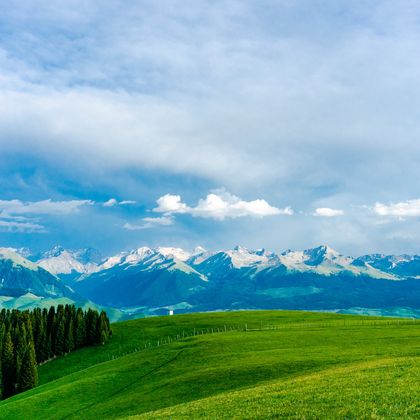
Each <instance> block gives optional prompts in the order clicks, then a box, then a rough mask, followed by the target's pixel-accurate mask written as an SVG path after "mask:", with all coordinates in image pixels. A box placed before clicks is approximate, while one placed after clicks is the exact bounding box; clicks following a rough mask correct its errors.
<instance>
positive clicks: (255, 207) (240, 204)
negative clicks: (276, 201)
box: [153, 191, 293, 220]
mask: <svg viewBox="0 0 420 420" xmlns="http://www.w3.org/2000/svg"><path fill="white" fill-rule="evenodd" d="M157 203H158V207H156V208H155V209H153V211H155V212H161V213H166V214H178V213H188V214H190V215H192V216H194V217H202V218H212V219H218V220H224V219H226V218H232V219H234V218H237V217H244V216H253V217H265V216H277V215H289V216H290V215H292V214H293V210H292V208H290V207H285V208H283V209H279V208H277V207H274V206H271V205H270V204H268V203H267V201H265V200H262V199H257V200H253V201H244V200H241V199H240V198H239V197H236V196H235V195H232V194H229V193H227V192H225V191H219V192H218V193H211V194H208V195H207V197H206V198H202V199H200V200H199V201H198V204H197V206H195V207H189V206H188V205H187V204H185V203H183V202H182V200H181V196H179V195H171V194H166V195H164V196H163V197H160V198H159V199H158V200H157Z"/></svg>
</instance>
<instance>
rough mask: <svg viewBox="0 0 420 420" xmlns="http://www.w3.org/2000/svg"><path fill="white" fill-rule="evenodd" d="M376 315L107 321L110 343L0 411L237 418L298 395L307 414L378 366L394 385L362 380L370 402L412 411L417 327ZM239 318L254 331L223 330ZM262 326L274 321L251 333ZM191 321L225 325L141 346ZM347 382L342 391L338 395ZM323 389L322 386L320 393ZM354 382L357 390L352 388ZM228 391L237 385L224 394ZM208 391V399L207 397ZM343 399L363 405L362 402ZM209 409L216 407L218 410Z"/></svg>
mask: <svg viewBox="0 0 420 420" xmlns="http://www.w3.org/2000/svg"><path fill="white" fill-rule="evenodd" d="M375 322H376V325H375V324H374V323H373V322H372V319H371V318H369V321H366V318H362V317H346V316H337V315H332V314H311V313H302V312H282V311H278V312H277V311H270V312H268V311H260V312H235V313H218V314H194V315H186V316H175V317H162V318H149V319H143V320H137V321H129V322H124V323H119V324H115V325H114V337H113V339H112V340H111V342H110V343H109V344H107V345H105V346H103V347H96V348H89V349H84V350H81V351H79V352H75V353H73V354H71V355H68V356H66V357H64V358H61V359H57V360H55V361H52V362H50V363H48V364H46V365H44V366H42V367H41V368H40V378H41V382H42V383H43V385H42V386H40V387H38V388H36V389H34V390H31V391H28V392H26V393H24V394H21V395H18V396H15V397H13V398H11V399H9V400H7V401H4V402H2V403H1V404H0V417H1V418H8V419H10V418H27V416H28V413H31V415H30V417H31V418H115V417H121V416H122V417H124V416H129V415H132V414H140V413H148V412H151V411H154V410H159V409H164V408H166V407H171V406H175V405H178V404H181V405H180V406H177V407H174V408H171V409H169V410H170V411H167V412H165V411H163V412H160V413H153V415H151V414H148V415H147V416H149V417H154V416H157V415H158V414H161V415H162V416H163V417H165V416H166V417H167V416H170V415H171V416H174V414H180V415H182V414H183V415H185V416H188V413H189V412H190V410H191V411H192V412H193V413H194V416H197V415H198V414H205V413H207V415H208V416H209V417H213V418H214V417H215V416H220V415H221V414H222V413H224V414H225V415H226V416H228V417H229V413H230V416H239V417H241V416H243V415H244V413H245V411H243V410H247V408H249V409H251V408H252V410H254V411H255V412H260V413H261V416H262V417H266V416H267V415H268V414H269V413H273V412H276V410H277V412H278V413H288V414H290V412H287V411H281V410H280V409H281V407H282V406H285V407H286V408H287V407H289V409H291V408H290V407H294V406H295V401H298V400H299V398H300V397H299V395H300V394H302V395H305V396H306V397H305V398H306V400H305V398H301V403H300V405H299V404H298V405H297V406H296V407H297V408H296V410H298V411H299V410H300V411H299V412H300V413H305V410H306V412H307V410H308V409H309V408H310V409H311V410H315V409H316V410H320V411H319V415H321V414H322V413H324V414H325V413H328V411H323V410H324V409H325V407H328V405H329V404H330V403H331V401H335V402H336V403H337V404H338V405H339V406H340V404H341V403H340V401H341V402H342V404H341V405H344V404H347V403H349V402H350V401H353V400H352V399H351V398H352V397H351V395H352V394H351V392H350V391H351V390H352V389H353V387H352V384H353V383H357V381H359V382H360V384H361V385H360V386H366V383H367V382H366V381H370V383H372V384H376V382H375V381H377V380H379V379H380V378H381V374H378V372H380V370H381V369H382V370H383V372H385V373H384V375H385V377H386V378H389V380H388V379H387V381H385V383H388V384H391V383H392V381H393V380H394V379H393V378H397V379H398V378H399V379H398V381H399V382H398V383H399V384H400V386H396V387H388V388H386V389H385V388H384V389H383V392H382V391H381V389H382V388H381V387H380V386H376V385H375V386H374V387H372V386H369V389H371V390H372V392H373V391H375V392H377V393H379V394H380V395H379V394H378V396H375V394H374V393H372V395H373V397H372V398H373V400H371V401H370V402H369V404H370V406H372V407H373V408H374V409H378V410H380V409H381V408H380V404H381V401H382V400H388V401H395V399H396V397H398V398H401V399H402V401H404V407H406V406H410V407H411V412H413V410H415V408H413V407H412V404H411V405H410V398H411V399H412V398H414V397H413V396H414V395H415V392H418V388H416V385H417V382H413V381H411V379H410V378H411V377H412V376H413V375H414V374H415V373H416V372H417V373H418V359H415V357H416V356H419V354H420V350H419V345H418V343H419V338H420V331H419V328H418V325H414V324H409V323H406V322H405V323H402V322H401V323H400V325H397V324H396V323H395V322H394V323H392V325H387V324H388V321H384V320H382V321H375ZM362 323H363V324H362ZM244 324H247V327H248V329H253V331H247V332H244V331H229V326H233V325H239V326H241V328H243V327H244ZM225 325H226V326H227V328H226V329H227V330H228V331H227V332H224V331H225ZM261 325H262V326H263V327H267V326H270V325H276V326H279V327H281V328H279V329H276V330H263V331H258V330H255V331H254V329H258V328H260V327H261ZM194 328H195V329H196V331H199V330H202V329H209V331H211V329H212V328H213V331H214V330H215V329H216V328H219V330H222V331H223V332H220V333H214V334H205V335H199V336H194V337H189V338H184V339H181V340H178V341H175V342H172V343H170V344H167V345H163V346H160V347H157V348H156V347H154V348H151V349H146V350H144V344H145V343H146V344H148V343H151V345H153V346H155V345H156V344H157V340H159V343H161V342H162V338H163V337H167V336H171V337H175V336H177V335H178V336H179V335H182V332H183V331H184V332H186V333H188V332H192V331H193V330H194ZM141 348H143V350H140V351H136V350H139V349H141ZM124 354H125V355H124ZM112 358H116V359H115V360H112ZM110 359H111V360H110ZM337 369H338V370H337ZM340 369H344V371H342V370H340ZM346 369H348V370H346ZM378 369H379V370H378ZM416 369H417V371H416ZM340 372H341V373H340ZM343 372H347V373H343ZM352 372H353V373H352ZM343 378H344V379H343ZM345 378H348V379H347V380H346V379H345ZM397 379H395V380H397ZM340 381H344V382H340ZM368 383H369V382H368ZM378 383H379V384H380V381H379V382H378ZM345 384H347V385H345ZM382 385H383V384H382ZM345 386H347V388H348V391H346V393H343V392H342V391H341V390H342V388H343V387H344V388H345ZM255 387H258V388H255ZM249 388H255V389H252V390H251V391H249V390H248V389H249ZM323 389H325V390H328V391H329V392H328V393H326V392H325V393H324V392H320V391H321V390H323ZM357 389H361V388H359V387H357V388H354V390H357ZM410 389H411V391H410ZM232 390H239V391H238V392H237V393H234V394H232V393H231V392H230V391H232ZM286 390H287V392H286ZM413 391H414V392H413ZM241 393H242V394H241ZM398 393H400V394H401V395H399V394H398ZM279 394H280V395H281V396H282V397H281V398H280V399H279V397H278V395H279ZM403 394H404V395H403ZM258 395H259V396H260V397H258V398H257V396H258ZM346 395H348V397H346ZM212 396H214V397H213V398H214V400H213V399H211V398H210V399H208V397H212ZM253 396H254V397H253ZM262 397H263V398H262ZM346 398H348V399H347V400H346ZM381 398H382V400H381ZM200 399H202V400H200ZM194 400H200V401H195V402H192V401H194ZM244 401H245V402H246V403H244ZM260 401H261V404H260ZM337 401H338V402H337ZM355 401H358V400H357V399H356V400H355ZM375 401H376V402H377V403H378V406H377V407H376V405H375V404H376V402H375ZM190 402H192V403H191V404H189V403H190ZM238 402H240V404H238ZM279 402H281V404H280V403H279ZM182 404H187V405H182ZM366 404H367V403H366ZM347 405H348V407H353V406H354V407H359V409H360V410H362V408H363V403H362V401H361V402H360V404H359V403H356V404H353V403H352V404H350V403H349V404H347ZM217 407H221V409H222V411H217ZM267 407H271V408H267ZM400 408H401V407H400ZM293 409H294V408H293ZM171 410H172V411H171ZM174 410H175V411H174ZM203 410H205V411H203ZM206 410H207V411H206ZM209 410H210V411H209ZM211 410H213V411H211ZM215 410H216V411H215ZM229 410H230V411H229ZM235 410H236V411H235ZM241 410H242V411H241ZM264 410H266V411H264ZM267 410H269V411H267ZM273 410H274V411H273ZM314 412H315V411H314ZM360 412H363V411H360ZM400 413H401V411H400V412H397V411H395V413H394V414H395V415H400ZM406 414H407V413H406Z"/></svg>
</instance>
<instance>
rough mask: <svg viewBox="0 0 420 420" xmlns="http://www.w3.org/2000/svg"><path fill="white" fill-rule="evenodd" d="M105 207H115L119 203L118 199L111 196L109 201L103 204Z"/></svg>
mask: <svg viewBox="0 0 420 420" xmlns="http://www.w3.org/2000/svg"><path fill="white" fill-rule="evenodd" d="M102 205H103V206H104V207H114V206H116V205H118V201H117V200H116V199H115V198H110V199H109V200H108V201H105V203H103V204H102Z"/></svg>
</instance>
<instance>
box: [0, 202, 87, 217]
mask: <svg viewBox="0 0 420 420" xmlns="http://www.w3.org/2000/svg"><path fill="white" fill-rule="evenodd" d="M92 204H94V202H93V201H91V200H68V201H52V200H51V199H48V200H42V201H28V202H23V201H20V200H0V212H1V213H4V214H5V215H17V214H49V215H67V214H70V213H75V212H78V211H79V210H80V208H81V207H83V206H86V205H92Z"/></svg>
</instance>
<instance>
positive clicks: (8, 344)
mask: <svg viewBox="0 0 420 420" xmlns="http://www.w3.org/2000/svg"><path fill="white" fill-rule="evenodd" d="M1 368H2V381H3V387H2V388H3V398H8V397H11V396H12V395H14V394H15V392H16V386H15V384H16V371H15V362H14V354H13V342H12V336H11V334H10V331H8V332H7V333H6V336H5V340H4V343H3V352H2V355H1Z"/></svg>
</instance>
